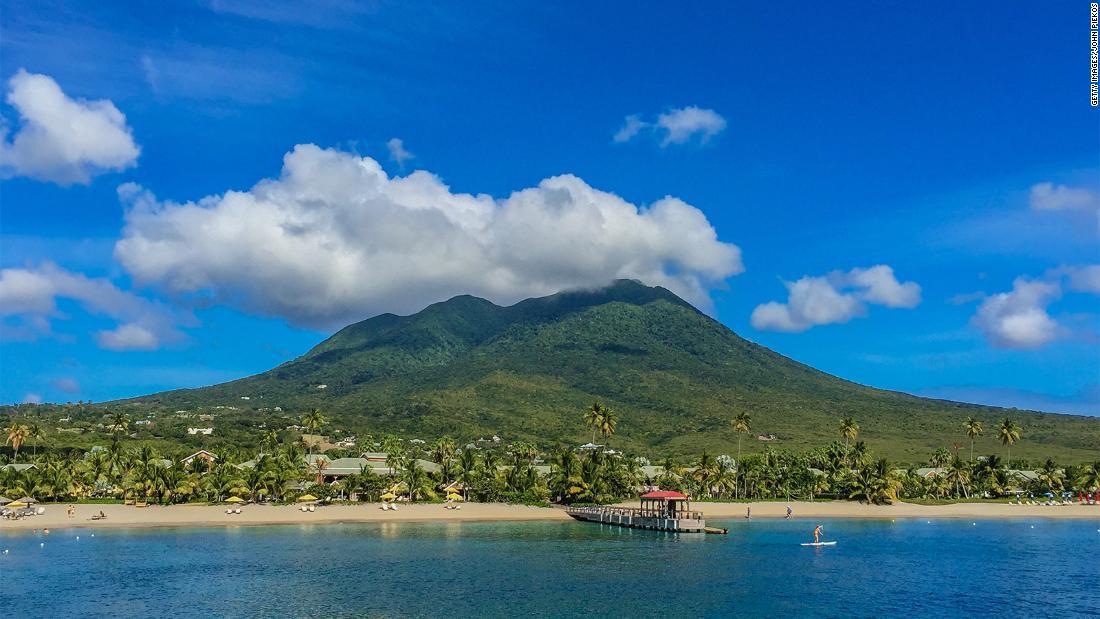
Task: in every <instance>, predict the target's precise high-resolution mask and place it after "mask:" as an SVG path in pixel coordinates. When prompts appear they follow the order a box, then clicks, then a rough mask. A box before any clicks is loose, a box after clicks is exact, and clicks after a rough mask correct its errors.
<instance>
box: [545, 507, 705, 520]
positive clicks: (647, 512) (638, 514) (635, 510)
mask: <svg viewBox="0 0 1100 619" xmlns="http://www.w3.org/2000/svg"><path fill="white" fill-rule="evenodd" d="M567 511H568V512H569V513H572V514H587V515H592V516H599V515H610V516H631V517H634V518H676V519H680V520H702V519H703V512H700V511H694V510H687V509H677V510H674V511H671V510H667V509H658V508H651V507H614V506H606V507H603V506H601V507H596V506H584V507H570V508H569V509H568V510H567Z"/></svg>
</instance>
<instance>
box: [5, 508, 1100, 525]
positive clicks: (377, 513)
mask: <svg viewBox="0 0 1100 619" xmlns="http://www.w3.org/2000/svg"><path fill="white" fill-rule="evenodd" d="M621 505H623V506H624V507H634V506H636V504H635V503H630V502H628V503H622V504H621ZM790 505H791V507H792V508H793V510H794V517H795V518H798V519H801V518H866V519H875V518H878V519H895V518H971V519H976V520H977V519H1004V518H1057V519H1085V520H1088V519H1092V520H1097V521H1100V506H1081V505H1069V506H1060V507H1044V506H1033V505H1006V504H983V503H958V504H954V505H913V504H909V503H895V504H894V505H861V504H859V503H850V502H843V501H836V502H823V503H809V502H800V501H793V502H791V503H790ZM786 506H787V503H775V502H767V503H699V504H696V505H694V506H693V507H695V508H696V509H701V510H702V511H703V514H704V516H705V517H706V518H709V519H713V520H717V519H726V518H744V516H745V510H746V508H749V507H751V509H752V517H753V518H754V519H759V518H782V517H783V516H784V515H785V514H786ZM43 507H45V508H46V513H45V514H43V515H40V516H34V517H30V518H24V519H22V520H15V521H9V520H0V531H4V530H28V529H42V528H47V527H48V528H51V529H62V528H68V527H82V528H84V527H131V528H143V527H199V526H248V525H272V524H329V523H341V522H345V523H350V522H476V521H494V520H497V521H500V520H508V521H529V520H568V519H569V516H568V515H566V513H565V511H564V510H563V509H560V508H546V507H528V506H524V505H505V504H500V503H468V504H465V505H463V506H462V509H460V510H449V509H444V508H443V506H442V505H439V504H420V505H402V506H401V507H400V509H399V510H398V511H383V510H381V509H379V505H378V504H369V503H365V504H361V505H328V506H323V507H317V509H316V511H314V512H302V511H300V509H299V507H298V506H296V505H243V506H240V509H241V513H240V514H226V513H225V510H226V506H221V505H172V506H167V507H164V506H156V505H151V506H149V507H143V508H138V507H133V506H127V505H77V506H76V515H75V517H73V518H69V517H68V515H67V513H66V508H67V506H66V505H64V504H61V505H58V504H45V505H43ZM101 510H102V511H103V512H104V513H105V514H106V515H107V518H106V519H104V520H91V517H92V515H93V514H97V513H99V512H100V511H101Z"/></svg>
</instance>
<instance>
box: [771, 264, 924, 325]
mask: <svg viewBox="0 0 1100 619" xmlns="http://www.w3.org/2000/svg"><path fill="white" fill-rule="evenodd" d="M784 284H785V285H786V286H787V302H786V303H779V302H777V301H771V302H769V303H764V304H761V305H758V306H757V307H756V309H754V310H753V312H752V317H751V322H752V326H753V327H754V328H756V329H760V330H762V331H786V332H790V333H798V332H802V331H805V330H807V329H809V328H811V327H814V326H817V325H827V324H838V323H845V322H848V321H849V320H851V319H853V318H856V317H859V316H863V315H865V314H866V313H867V305H868V304H874V305H885V306H886V307H896V308H912V307H916V306H917V305H918V304H919V303H920V286H918V285H917V284H916V283H915V282H904V283H903V282H899V281H898V280H897V278H896V277H894V270H893V269H892V268H890V267H889V266H887V265H884V264H880V265H876V266H873V267H870V268H868V269H859V268H857V269H852V270H851V271H848V272H847V273H844V272H841V271H835V272H833V273H830V274H828V275H826V276H824V277H812V276H806V277H803V278H801V279H799V280H798V281H795V282H785V283H784Z"/></svg>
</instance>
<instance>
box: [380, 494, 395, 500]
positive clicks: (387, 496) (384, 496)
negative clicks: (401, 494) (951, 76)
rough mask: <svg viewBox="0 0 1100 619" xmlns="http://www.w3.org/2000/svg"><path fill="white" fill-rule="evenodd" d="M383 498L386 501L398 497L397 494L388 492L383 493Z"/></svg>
mask: <svg viewBox="0 0 1100 619" xmlns="http://www.w3.org/2000/svg"><path fill="white" fill-rule="evenodd" d="M381 498H382V499H384V500H386V501H392V500H394V499H396V498H397V495H396V494H394V493H392V492H387V493H386V494H383V495H382V497H381Z"/></svg>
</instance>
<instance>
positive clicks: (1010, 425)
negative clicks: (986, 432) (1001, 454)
mask: <svg viewBox="0 0 1100 619" xmlns="http://www.w3.org/2000/svg"><path fill="white" fill-rule="evenodd" d="M998 435H999V436H1000V438H1001V444H1002V445H1004V446H1005V447H1006V448H1007V449H1008V455H1007V456H1006V457H1005V461H1006V462H1008V463H1009V464H1008V466H1010V467H1011V466H1012V462H1011V460H1012V444H1013V443H1015V442H1016V441H1018V440H1020V426H1018V425H1016V422H1015V421H1012V420H1011V419H1005V420H1004V421H1002V422H1001V428H1000V430H999V432H998Z"/></svg>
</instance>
